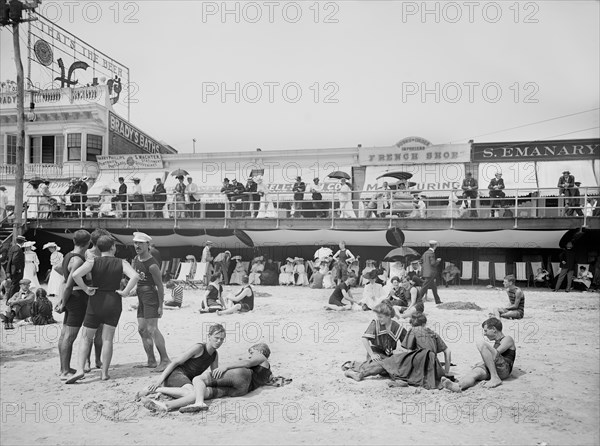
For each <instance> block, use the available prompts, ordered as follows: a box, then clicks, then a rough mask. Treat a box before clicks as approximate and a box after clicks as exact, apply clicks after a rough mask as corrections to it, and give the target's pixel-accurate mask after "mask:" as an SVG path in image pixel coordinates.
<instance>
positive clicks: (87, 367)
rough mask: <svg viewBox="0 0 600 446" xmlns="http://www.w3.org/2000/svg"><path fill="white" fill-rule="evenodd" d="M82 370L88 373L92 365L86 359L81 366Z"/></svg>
mask: <svg viewBox="0 0 600 446" xmlns="http://www.w3.org/2000/svg"><path fill="white" fill-rule="evenodd" d="M83 371H84V372H85V373H90V372H91V371H92V366H91V365H90V362H89V361H86V363H85V365H84V366H83Z"/></svg>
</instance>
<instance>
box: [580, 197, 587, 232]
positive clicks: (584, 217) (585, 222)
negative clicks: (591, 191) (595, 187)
mask: <svg viewBox="0 0 600 446" xmlns="http://www.w3.org/2000/svg"><path fill="white" fill-rule="evenodd" d="M587 192H588V188H587V187H586V188H585V192H584V193H583V206H582V207H581V211H582V212H583V227H584V228H585V227H586V226H587V212H586V207H587V200H588V198H587Z"/></svg>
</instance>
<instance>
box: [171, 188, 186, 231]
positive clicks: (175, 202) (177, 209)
mask: <svg viewBox="0 0 600 446" xmlns="http://www.w3.org/2000/svg"><path fill="white" fill-rule="evenodd" d="M173 203H174V204H175V213H174V215H173V219H174V222H173V227H174V228H176V227H177V214H179V202H178V201H177V194H174V195H173ZM183 206H184V208H185V202H184V204H183Z"/></svg>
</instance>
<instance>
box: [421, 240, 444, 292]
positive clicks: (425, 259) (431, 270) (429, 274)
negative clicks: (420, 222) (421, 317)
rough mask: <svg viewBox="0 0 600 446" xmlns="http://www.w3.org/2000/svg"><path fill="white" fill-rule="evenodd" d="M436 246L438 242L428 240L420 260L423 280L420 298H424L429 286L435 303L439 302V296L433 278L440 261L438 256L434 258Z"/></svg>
mask: <svg viewBox="0 0 600 446" xmlns="http://www.w3.org/2000/svg"><path fill="white" fill-rule="evenodd" d="M437 246H438V242H436V241H435V240H429V249H428V250H427V251H425V252H424V253H423V255H422V256H421V261H422V263H423V279H424V280H425V282H424V283H423V287H422V288H421V298H422V299H424V298H426V297H427V290H429V289H430V288H431V290H432V291H433V298H434V299H435V303H436V304H441V303H442V301H441V300H440V296H439V294H438V291H437V285H436V283H435V278H436V276H437V269H438V268H437V267H438V265H439V264H440V262H441V261H442V259H440V258H437V259H436V258H435V249H436V248H437Z"/></svg>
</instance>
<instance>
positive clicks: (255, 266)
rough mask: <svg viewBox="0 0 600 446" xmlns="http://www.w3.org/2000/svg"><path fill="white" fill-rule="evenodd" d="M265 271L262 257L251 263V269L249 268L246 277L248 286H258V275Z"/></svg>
mask: <svg viewBox="0 0 600 446" xmlns="http://www.w3.org/2000/svg"><path fill="white" fill-rule="evenodd" d="M264 270H265V265H264V263H263V257H257V258H255V259H254V260H253V262H252V267H250V274H249V276H248V282H249V283H250V285H260V275H261V274H262V272H263V271H264Z"/></svg>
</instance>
